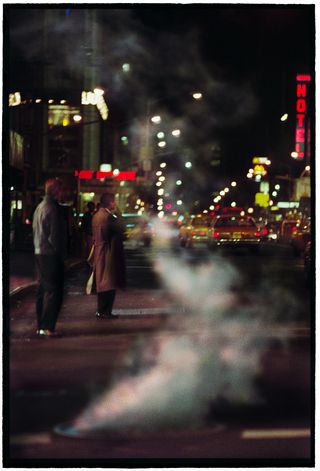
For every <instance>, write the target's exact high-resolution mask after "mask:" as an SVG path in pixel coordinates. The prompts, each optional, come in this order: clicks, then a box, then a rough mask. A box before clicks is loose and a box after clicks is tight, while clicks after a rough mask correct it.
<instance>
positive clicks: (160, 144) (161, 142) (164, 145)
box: [158, 141, 167, 147]
mask: <svg viewBox="0 0 320 471" xmlns="http://www.w3.org/2000/svg"><path fill="white" fill-rule="evenodd" d="M166 145H167V143H166V141H160V142H158V146H159V147H166Z"/></svg>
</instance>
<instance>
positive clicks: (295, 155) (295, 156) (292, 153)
mask: <svg viewBox="0 0 320 471" xmlns="http://www.w3.org/2000/svg"><path fill="white" fill-rule="evenodd" d="M291 157H293V158H294V159H296V158H298V152H295V151H293V152H291Z"/></svg>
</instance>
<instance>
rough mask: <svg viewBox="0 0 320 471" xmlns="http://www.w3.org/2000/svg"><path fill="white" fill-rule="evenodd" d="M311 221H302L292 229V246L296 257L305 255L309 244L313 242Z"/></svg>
mask: <svg viewBox="0 0 320 471" xmlns="http://www.w3.org/2000/svg"><path fill="white" fill-rule="evenodd" d="M310 225H311V224H310V220H309V219H307V220H306V219H305V220H301V221H300V222H299V223H298V224H297V225H296V226H294V227H293V229H292V237H291V246H292V249H293V253H294V255H296V256H299V255H301V254H303V252H304V251H305V250H306V247H307V244H308V242H310V241H311V227H310Z"/></svg>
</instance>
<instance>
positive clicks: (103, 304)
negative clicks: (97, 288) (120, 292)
mask: <svg viewBox="0 0 320 471" xmlns="http://www.w3.org/2000/svg"><path fill="white" fill-rule="evenodd" d="M115 297H116V290H115V289H112V290H110V291H102V292H101V293H97V301H98V306H97V311H98V312H99V313H100V314H107V315H109V314H111V313H112V308H113V303H114V298H115Z"/></svg>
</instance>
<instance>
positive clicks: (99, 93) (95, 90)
mask: <svg viewBox="0 0 320 471" xmlns="http://www.w3.org/2000/svg"><path fill="white" fill-rule="evenodd" d="M93 91H94V93H95V95H98V96H102V95H104V90H102V88H98V87H97V88H95V89H94V90H93Z"/></svg>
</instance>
